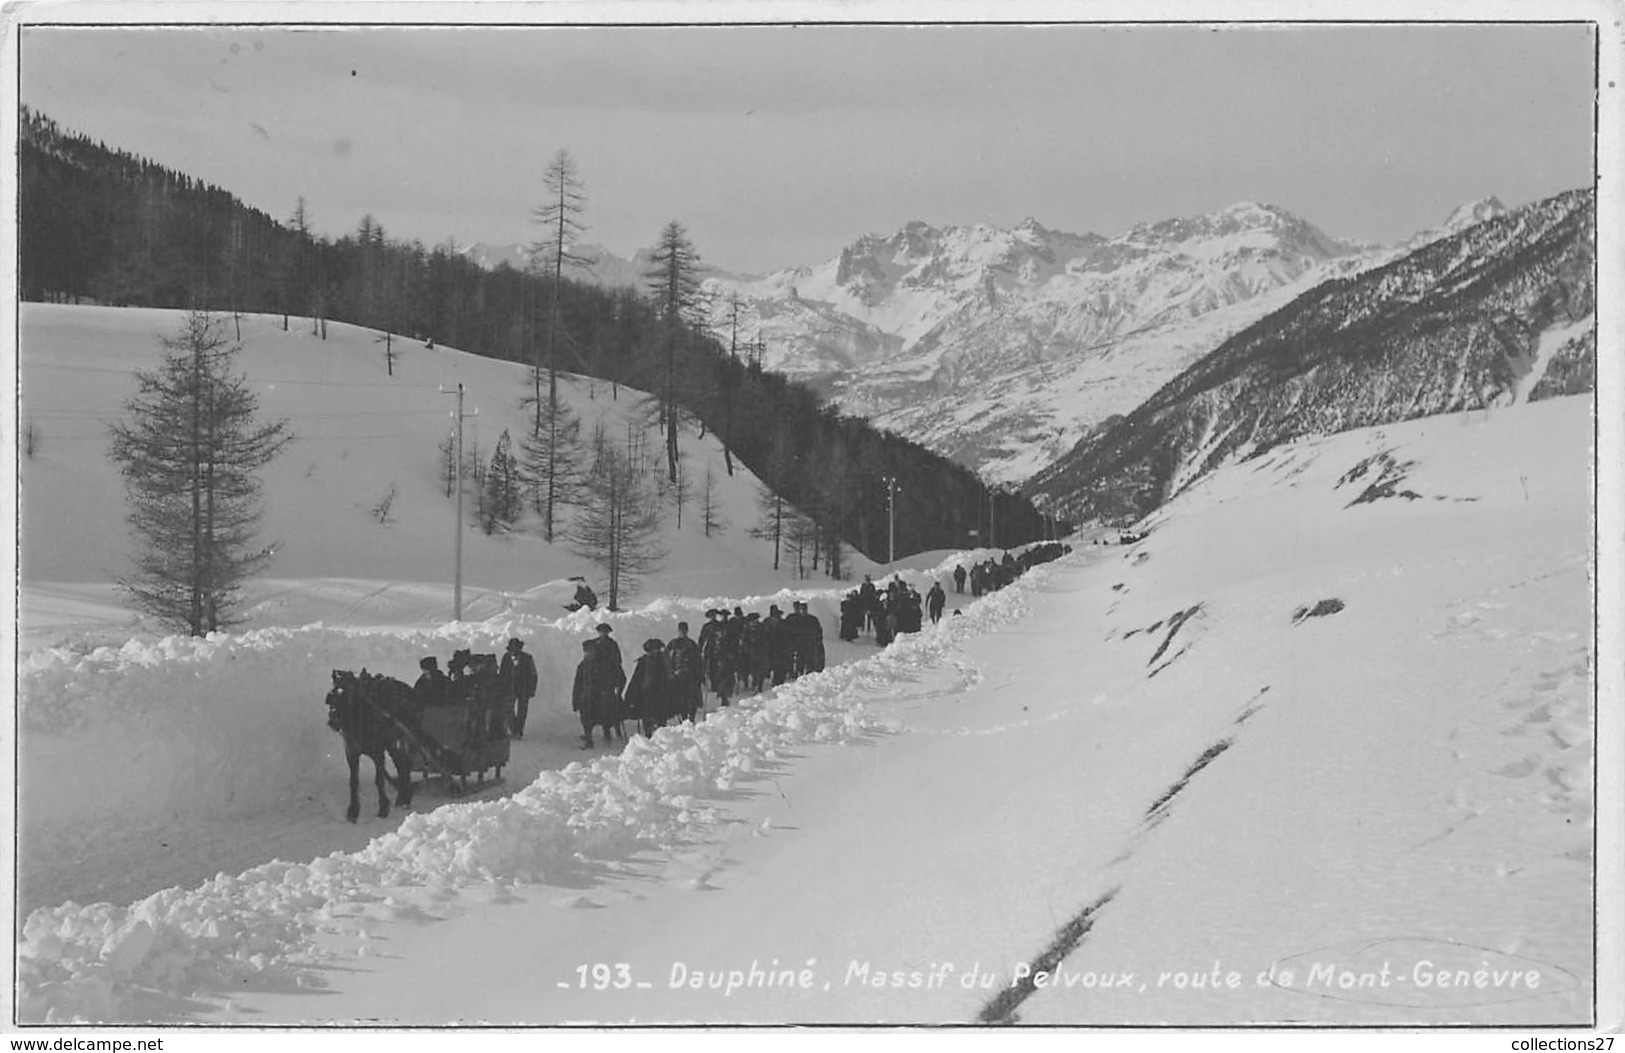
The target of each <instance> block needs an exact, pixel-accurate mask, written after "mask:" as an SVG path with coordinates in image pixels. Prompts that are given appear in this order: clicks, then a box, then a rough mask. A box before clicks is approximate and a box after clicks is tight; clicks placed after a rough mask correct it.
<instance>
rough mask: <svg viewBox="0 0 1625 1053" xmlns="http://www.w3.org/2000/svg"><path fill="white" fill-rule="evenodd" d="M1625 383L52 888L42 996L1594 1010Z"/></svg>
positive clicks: (954, 1008) (263, 1011)
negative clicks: (1595, 623) (352, 817)
mask: <svg viewBox="0 0 1625 1053" xmlns="http://www.w3.org/2000/svg"><path fill="white" fill-rule="evenodd" d="M1588 406H1589V403H1588V402H1587V401H1586V400H1583V399H1575V400H1557V401H1554V402H1550V403H1541V404H1537V405H1534V406H1529V407H1519V408H1517V409H1516V410H1514V411H1508V412H1506V413H1504V414H1502V415H1498V416H1497V417H1495V418H1489V419H1486V418H1482V417H1480V418H1473V419H1466V418H1432V419H1429V420H1424V421H1416V422H1412V423H1410V424H1406V425H1398V426H1391V427H1388V428H1385V429H1377V430H1369V431H1365V432H1356V433H1350V434H1348V435H1342V436H1336V437H1333V438H1330V439H1325V440H1319V441H1315V442H1308V443H1303V444H1299V445H1296V446H1293V447H1288V448H1282V449H1280V450H1276V451H1272V452H1271V453H1270V454H1268V455H1266V456H1264V457H1261V458H1259V459H1257V460H1256V461H1253V462H1247V463H1244V464H1242V465H1238V466H1234V467H1232V468H1230V469H1226V470H1225V471H1222V472H1220V473H1218V474H1216V475H1215V476H1214V477H1212V478H1211V479H1209V480H1208V481H1206V482H1204V483H1203V484H1202V485H1201V486H1199V487H1197V488H1196V489H1195V490H1193V491H1192V492H1191V493H1189V494H1187V495H1186V496H1185V497H1183V498H1182V499H1181V500H1180V501H1179V502H1177V503H1176V504H1175V505H1173V506H1171V507H1170V508H1168V509H1167V510H1166V511H1165V512H1164V513H1162V514H1159V516H1157V517H1156V518H1155V520H1154V521H1153V522H1151V523H1149V524H1147V527H1148V529H1149V535H1148V536H1147V537H1146V539H1145V540H1143V541H1141V542H1139V543H1137V544H1135V545H1132V546H1127V547H1119V546H1115V545H1114V546H1109V547H1092V546H1083V547H1080V548H1079V550H1078V551H1077V552H1076V553H1075V554H1074V555H1073V556H1072V557H1070V558H1069V559H1066V560H1063V561H1061V562H1059V563H1056V564H1050V565H1046V566H1044V567H1041V568H1039V569H1037V570H1036V571H1034V572H1032V573H1030V574H1029V575H1027V576H1026V577H1024V578H1023V579H1021V580H1020V581H1019V582H1017V583H1016V584H1015V585H1014V586H1012V587H1011V588H1008V589H1006V590H1003V591H1001V592H999V593H996V594H994V595H992V596H989V597H985V598H983V599H982V600H980V601H977V602H975V603H967V604H964V614H963V615H962V616H958V617H952V616H951V617H949V618H948V619H947V620H946V621H945V622H944V624H943V625H942V626H940V627H936V628H928V629H927V631H925V632H923V633H920V634H918V635H916V636H911V637H906V638H903V639H900V640H899V642H897V643H895V644H893V645H892V646H891V647H889V648H887V649H886V650H885V651H884V652H878V653H876V652H873V651H870V652H868V653H867V654H866V655H865V654H860V655H858V656H857V660H854V661H849V662H847V663H845V664H843V665H840V666H837V667H835V668H832V669H830V670H828V671H827V672H826V673H824V674H820V675H817V676H811V677H805V678H803V679H802V680H800V681H797V682H795V683H793V684H789V685H786V686H784V687H783V688H780V689H778V690H776V691H774V692H772V693H770V694H768V695H765V696H763V697H762V698H761V699H759V700H754V701H753V702H752V704H751V705H748V706H742V707H736V708H735V709H734V710H732V711H729V712H728V713H726V714H723V715H718V716H713V717H712V718H709V719H707V720H706V721H705V722H703V723H702V724H700V725H699V726H697V727H687V726H685V727H682V728H677V729H665V730H662V731H661V732H659V733H658V734H657V736H656V737H655V739H654V740H653V741H652V742H647V743H645V742H638V741H635V742H634V743H633V745H631V746H629V747H628V748H627V750H626V751H625V752H624V753H622V754H621V755H619V756H616V757H600V758H598V759H596V760H594V761H593V762H592V763H590V764H571V765H568V766H566V767H565V768H563V769H562V770H560V771H551V772H543V773H542V774H541V775H540V776H539V777H538V778H537V780H536V781H535V782H534V783H533V784H532V785H531V786H528V787H526V788H524V789H522V790H520V791H518V792H516V793H514V794H513V795H512V796H511V797H509V798H505V799H503V800H498V801H485V802H478V803H473V804H467V805H453V806H449V807H446V808H442V809H439V810H437V811H434V812H432V813H428V814H420V815H414V816H412V817H409V818H408V819H407V820H405V821H404V822H402V823H401V824H400V826H399V828H398V829H397V830H395V831H394V832H393V833H389V834H386V835H385V836H382V837H379V838H377V839H376V840H374V841H372V842H371V843H370V844H368V845H367V846H366V847H364V848H363V849H361V850H359V851H357V852H355V853H352V854H348V855H346V854H335V855H333V856H330V857H325V858H323V859H318V860H316V861H314V862H310V863H305V864H299V865H291V864H286V863H282V864H268V865H265V866H261V867H258V868H256V869H255V870H253V871H251V872H249V873H247V874H244V875H242V876H241V877H237V878H226V877H222V878H220V879H216V880H215V881H214V882H212V883H210V884H208V885H206V886H204V887H202V888H198V889H195V890H192V891H182V890H171V892H169V893H165V894H161V895H158V896H155V897H152V898H150V899H149V900H147V901H144V902H143V903H141V904H136V905H135V906H134V907H132V908H129V909H128V910H124V909H118V908H105V909H99V910H97V909H85V910H80V909H79V908H73V907H72V905H68V906H65V907H64V908H61V909H59V910H57V911H54V912H51V911H42V912H38V913H36V914H35V916H34V917H33V918H31V919H30V920H29V922H28V925H27V928H26V929H25V939H24V946H23V949H22V953H23V963H24V987H23V992H24V1000H23V1003H22V1004H23V1008H24V1011H25V1013H30V1014H33V1015H34V1017H35V1018H43V1017H45V1016H47V1015H50V1014H53V1013H54V1014H57V1015H59V1016H60V1015H67V1016H72V1015H80V1016H86V1017H91V1018H101V1019H124V1020H134V1019H151V1020H160V1021H175V1022H181V1021H184V1022H189V1023H205V1024H252V1025H266V1024H286V1023H307V1022H362V1021H365V1022H377V1023H388V1024H395V1025H414V1024H417V1025H428V1024H435V1025H444V1024H448V1023H465V1024H472V1023H494V1024H549V1023H563V1022H596V1023H650V1022H683V1023H723V1022H772V1023H782V1022H806V1023H883V1022H909V1023H938V1022H952V1023H966V1022H971V1021H975V1020H978V1019H1000V1020H1015V1021H1020V1022H1024V1023H1036V1022H1048V1023H1113V1024H1121V1023H1152V1022H1171V1023H1181V1024H1198V1023H1201V1024H1240V1023H1262V1022H1271V1021H1305V1022H1328V1023H1331V1022H1337V1023H1355V1024H1362V1023H1416V1024H1438V1023H1470V1024H1478V1025H1484V1024H1491V1023H1495V1024H1514V1023H1516V1024H1528V1025H1536V1024H1577V1023H1583V1022H1586V1021H1589V1020H1590V1019H1591V1014H1592V1011H1593V993H1594V983H1595V981H1594V964H1593V959H1592V954H1593V948H1592V933H1593V931H1594V919H1593V916H1592V904H1593V898H1592V892H1593V888H1592V881H1593V861H1592V838H1593V835H1594V821H1595V806H1594V801H1593V782H1592V778H1593V768H1592V755H1593V740H1594V735H1595V731H1594V727H1593V696H1592V683H1591V673H1590V667H1589V661H1590V648H1591V637H1590V608H1589V603H1590V591H1589V582H1588V537H1587V531H1586V529H1585V525H1586V523H1587V522H1588V516H1587V507H1588V501H1589V495H1588V482H1587V477H1586V470H1585V460H1584V458H1583V457H1582V456H1578V455H1576V451H1582V450H1584V449H1585V446H1586V442H1587V435H1588V428H1589V423H1590V418H1589V414H1588V412H1587V410H1588ZM1384 481H1385V482H1386V483H1387V484H1396V483H1398V482H1403V484H1404V489H1405V490H1406V491H1408V492H1409V493H1412V494H1414V495H1416V496H1414V497H1405V496H1403V495H1401V494H1399V493H1397V492H1396V486H1395V485H1377V484H1378V483H1379V482H1384ZM1385 493H1386V494H1387V496H1383V495H1384V494H1385ZM700 602H703V601H700ZM674 613H675V612H674V610H673V609H671V608H670V607H669V606H660V607H657V608H656V609H652V610H651V611H650V612H648V613H645V614H635V615H629V616H628V618H629V621H628V622H627V623H626V627H627V635H628V637H629V638H631V637H635V636H636V635H637V634H638V630H639V627H640V626H641V624H642V623H640V622H638V620H637V619H640V618H647V619H651V620H653V621H658V622H663V621H665V620H669V619H670V618H671V617H672V616H673V614H674ZM826 621H827V619H826ZM481 631H482V632H487V633H489V634H490V635H492V636H493V638H494V637H499V636H501V635H502V634H504V633H505V632H506V631H507V627H506V626H505V625H495V624H493V625H491V626H488V627H485V628H483V629H482V630H481ZM291 639H292V640H293V641H294V643H289V641H288V640H287V639H283V638H281V637H278V638H277V641H278V642H277V643H276V646H277V647H283V648H286V647H288V646H299V647H315V648H317V649H318V650H319V649H320V648H325V647H332V648H339V647H341V646H346V647H350V648H352V649H354V648H362V647H365V648H370V653H371V654H373V655H380V654H384V655H393V654H396V653H397V652H399V654H400V655H408V654H411V653H413V648H414V647H418V646H421V644H422V640H421V639H418V638H415V637H412V636H411V634H406V635H404V636H401V637H399V638H392V637H389V636H387V635H386V636H383V637H377V638H374V637H366V638H361V639H339V640H330V639H328V638H327V637H325V636H321V635H319V634H318V635H314V636H300V635H297V634H296V635H295V636H294V637H292V638H291ZM233 653H236V654H237V655H238V656H239V659H240V660H242V661H246V662H252V661H256V660H257V659H255V658H254V656H253V654H252V653H250V651H249V650H248V649H246V648H245V649H241V650H238V651H236V652H233ZM323 653H325V652H323ZM544 653H550V652H548V651H546V650H544ZM219 661H220V658H219V656H218V655H217V656H216V657H215V658H214V662H215V664H218V663H219ZM154 675H157V674H154ZM166 682H169V683H179V682H183V681H178V680H175V679H173V677H172V678H171V680H169V681H166ZM527 741H528V739H527ZM1035 972H1042V973H1043V975H1042V977H1041V978H1040V977H1039V976H1034V975H1029V974H1032V973H1035Z"/></svg>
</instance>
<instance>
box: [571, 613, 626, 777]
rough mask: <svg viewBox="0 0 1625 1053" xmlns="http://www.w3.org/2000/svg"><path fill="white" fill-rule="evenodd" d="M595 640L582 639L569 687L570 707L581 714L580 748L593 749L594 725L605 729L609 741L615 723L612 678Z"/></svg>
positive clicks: (617, 705) (606, 738)
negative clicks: (573, 676) (572, 681)
mask: <svg viewBox="0 0 1625 1053" xmlns="http://www.w3.org/2000/svg"><path fill="white" fill-rule="evenodd" d="M595 642H596V641H593V640H583V641H581V662H580V664H578V665H577V666H576V678H575V684H574V686H572V687H571V689H570V708H571V709H573V710H575V712H576V715H577V716H579V717H580V718H581V748H582V749H584V750H586V749H592V731H593V729H594V728H597V727H602V728H603V729H604V745H606V746H607V745H609V742H610V739H611V738H613V735H612V730H613V729H614V727H615V726H616V721H615V719H614V716H615V711H616V709H617V708H618V707H619V705H620V702H619V700H618V699H616V697H615V689H614V687H613V680H612V679H611V678H610V677H609V676H608V672H609V669H608V666H607V665H606V664H605V663H604V660H603V657H602V656H601V655H600V654H599V653H598V650H597V648H596V647H594V646H593V645H594V643H595ZM623 737H624V736H623Z"/></svg>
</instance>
